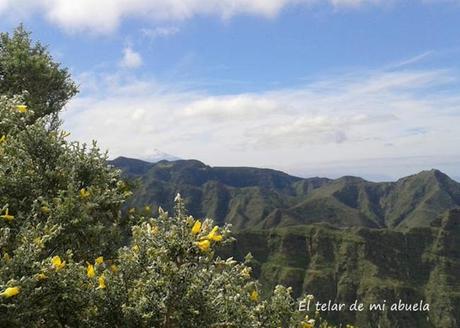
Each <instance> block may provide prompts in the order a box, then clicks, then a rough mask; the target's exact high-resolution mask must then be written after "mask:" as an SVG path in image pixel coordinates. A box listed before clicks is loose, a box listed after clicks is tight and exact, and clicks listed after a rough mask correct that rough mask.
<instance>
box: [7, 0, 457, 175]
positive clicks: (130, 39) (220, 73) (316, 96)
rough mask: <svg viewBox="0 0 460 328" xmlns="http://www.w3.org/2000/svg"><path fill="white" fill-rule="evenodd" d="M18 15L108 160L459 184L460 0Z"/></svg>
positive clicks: (45, 8) (82, 127)
mask: <svg viewBox="0 0 460 328" xmlns="http://www.w3.org/2000/svg"><path fill="white" fill-rule="evenodd" d="M21 22H23V23H24V24H25V26H26V28H27V29H29V30H30V31H32V37H33V38H34V39H36V40H40V41H41V42H42V43H44V44H47V45H48V47H49V50H50V52H51V54H52V55H53V57H54V58H55V59H56V60H57V61H59V62H61V63H62V65H63V66H65V67H68V68H69V70H70V72H71V73H72V77H73V79H74V80H76V81H77V82H78V84H79V85H80V93H79V95H78V96H76V97H75V98H74V99H73V100H72V101H71V102H70V103H69V104H68V105H67V106H66V109H65V111H64V113H63V115H62V118H63V120H64V128H65V129H66V130H68V131H69V132H71V138H73V139H74V140H79V141H83V142H91V140H93V139H95V140H97V141H98V144H99V146H100V147H101V148H102V149H107V150H108V151H109V156H110V157H111V158H115V157H117V156H120V155H123V156H128V157H135V158H141V159H147V160H148V159H150V158H152V157H153V156H155V154H156V152H157V151H158V150H161V151H162V152H165V153H168V154H172V155H175V156H177V157H180V158H184V159H190V158H194V159H198V160H201V161H203V162H204V163H206V164H209V165H213V166H256V167H268V168H275V169H280V170H283V171H286V172H288V173H291V174H294V175H300V176H305V177H309V176H327V177H333V178H334V177H339V176H343V175H355V176H362V177H364V178H367V179H370V180H374V181H383V180H395V179H398V178H400V177H402V176H406V175H410V174H414V173H417V172H419V171H421V170H428V169H432V168H437V169H440V170H442V171H443V172H445V173H447V174H449V175H450V176H451V177H453V178H456V179H457V180H460V147H459V144H460V81H459V71H460V1H459V0H451V1H449V0H431V1H430V0H385V1H383V0H218V1H217V0H150V1H147V0H99V1H97V2H95V1H92V0H79V1H66V0H21V1H18V0H0V31H12V30H13V29H14V27H15V26H17V25H18V24H19V23H21Z"/></svg>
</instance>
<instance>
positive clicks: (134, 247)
mask: <svg viewBox="0 0 460 328" xmlns="http://www.w3.org/2000/svg"><path fill="white" fill-rule="evenodd" d="M131 250H132V251H133V252H134V253H136V254H137V253H139V251H140V250H141V249H140V248H139V246H138V245H134V246H133V247H131Z"/></svg>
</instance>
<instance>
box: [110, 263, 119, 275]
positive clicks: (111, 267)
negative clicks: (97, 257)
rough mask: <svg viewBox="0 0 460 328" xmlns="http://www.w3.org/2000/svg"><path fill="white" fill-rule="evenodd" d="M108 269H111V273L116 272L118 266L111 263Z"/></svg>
mask: <svg viewBox="0 0 460 328" xmlns="http://www.w3.org/2000/svg"><path fill="white" fill-rule="evenodd" d="M110 271H112V273H117V272H118V267H117V266H116V265H115V264H112V265H111V266H110Z"/></svg>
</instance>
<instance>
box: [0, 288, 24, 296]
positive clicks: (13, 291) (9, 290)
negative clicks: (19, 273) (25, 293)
mask: <svg viewBox="0 0 460 328" xmlns="http://www.w3.org/2000/svg"><path fill="white" fill-rule="evenodd" d="M20 291H21V289H20V288H19V287H8V288H7V289H5V290H4V291H3V292H1V293H0V295H1V296H3V297H6V298H10V297H13V296H15V295H17V294H19V292H20Z"/></svg>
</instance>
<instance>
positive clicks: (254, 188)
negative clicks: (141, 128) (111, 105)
mask: <svg viewBox="0 0 460 328" xmlns="http://www.w3.org/2000/svg"><path fill="white" fill-rule="evenodd" d="M110 164H111V165H113V166H115V167H117V168H120V169H121V170H122V171H123V172H124V174H125V175H126V176H127V177H128V178H132V179H138V180H140V181H141V183H140V187H139V189H138V190H136V191H135V197H134V200H133V201H132V205H135V206H141V205H143V204H146V203H147V204H151V205H155V206H162V207H163V208H166V209H169V210H171V209H172V208H173V204H172V199H173V198H174V196H175V194H176V193H177V192H179V193H181V194H182V195H183V196H184V198H185V202H186V204H187V206H188V208H189V211H190V213H191V214H192V215H194V216H197V217H213V218H215V220H216V221H217V222H218V223H219V224H223V223H231V224H232V225H233V226H234V229H236V230H244V229H272V228H276V227H283V226H293V225H302V224H313V223H329V224H331V225H333V226H336V227H354V226H358V227H367V228H392V229H396V230H405V229H410V228H413V227H420V226H425V227H426V226H430V224H431V223H432V221H433V220H435V218H436V217H438V216H439V215H441V214H442V213H444V212H445V211H447V210H450V209H454V208H457V207H460V183H458V182H456V181H454V180H452V179H450V178H449V177H448V176H447V175H446V174H444V173H442V172H441V171H439V170H436V169H432V170H429V171H421V172H419V173H417V174H414V175H410V176H407V177H404V178H401V179H398V180H397V181H394V182H371V181H367V180H365V179H363V178H360V177H354V176H344V177H341V178H338V179H328V178H320V177H312V178H301V177H295V176H292V175H289V174H287V173H284V172H282V171H277V170H272V169H266V168H253V167H212V166H209V165H206V164H204V163H203V162H201V161H198V160H177V161H167V160H162V161H159V162H157V163H149V162H146V161H142V160H137V159H132V158H127V157H119V158H117V159H115V160H113V161H110Z"/></svg>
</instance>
